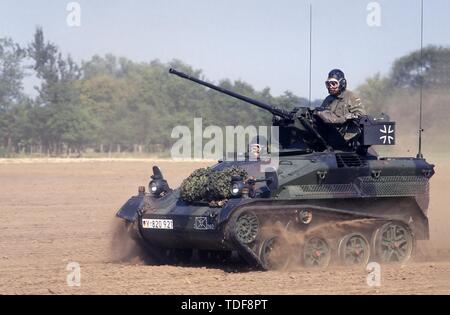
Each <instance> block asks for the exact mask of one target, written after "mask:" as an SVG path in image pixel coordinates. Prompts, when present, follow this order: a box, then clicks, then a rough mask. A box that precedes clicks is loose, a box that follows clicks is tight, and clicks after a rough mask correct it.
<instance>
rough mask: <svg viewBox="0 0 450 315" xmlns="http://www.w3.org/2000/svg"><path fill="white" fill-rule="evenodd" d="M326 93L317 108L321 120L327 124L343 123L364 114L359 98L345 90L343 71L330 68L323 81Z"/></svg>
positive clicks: (345, 81) (345, 83)
mask: <svg viewBox="0 0 450 315" xmlns="http://www.w3.org/2000/svg"><path fill="white" fill-rule="evenodd" d="M325 85H326V87H327V89H328V93H329V94H330V95H328V96H327V97H326V98H325V100H324V101H323V103H322V105H321V106H320V107H319V108H318V110H317V116H319V117H320V118H321V119H322V121H323V122H325V123H327V124H343V123H345V122H346V121H347V120H351V119H354V118H358V117H359V116H362V115H366V111H365V109H364V107H363V105H362V104H361V99H360V98H359V97H357V96H356V95H355V94H353V93H352V92H351V91H348V90H347V80H346V79H345V75H344V72H342V71H341V70H339V69H334V70H331V71H330V73H329V74H328V79H327V80H326V81H325Z"/></svg>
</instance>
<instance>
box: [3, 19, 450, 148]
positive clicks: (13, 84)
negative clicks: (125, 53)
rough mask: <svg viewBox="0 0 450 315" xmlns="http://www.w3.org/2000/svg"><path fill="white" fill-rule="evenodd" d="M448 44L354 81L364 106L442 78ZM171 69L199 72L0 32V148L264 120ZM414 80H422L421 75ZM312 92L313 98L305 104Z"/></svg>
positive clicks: (250, 92) (135, 142)
mask: <svg viewBox="0 0 450 315" xmlns="http://www.w3.org/2000/svg"><path fill="white" fill-rule="evenodd" d="M449 61H450V49H448V48H442V47H434V46H430V47H427V48H426V49H425V51H424V53H423V58H422V59H420V53H419V52H413V53H411V54H410V55H408V56H405V57H403V58H400V59H398V60H396V61H395V62H394V65H393V68H392V71H391V73H390V75H389V76H388V77H380V76H379V75H376V76H374V77H372V78H369V79H368V80H367V82H366V83H365V84H363V85H362V86H361V87H360V88H359V91H360V94H361V96H362V97H363V100H366V106H367V107H369V108H370V110H374V111H377V110H379V109H380V110H381V109H383V108H382V106H381V107H380V104H384V98H385V97H386V95H390V94H392V93H394V91H395V90H398V89H403V90H405V89H415V88H417V86H418V85H420V84H421V83H422V82H426V84H427V85H426V88H431V87H436V86H444V87H445V86H447V87H448V86H449V84H450V79H449V78H450V75H449V74H450V69H449V67H450V62H449ZM170 67H174V68H177V69H179V70H181V71H183V72H186V73H188V74H190V75H192V76H195V77H198V78H202V79H205V80H207V78H205V77H204V75H203V73H202V71H201V70H200V69H194V68H192V67H191V66H189V65H187V64H185V63H183V62H182V61H179V60H173V61H171V62H168V63H162V62H160V61H159V60H153V61H151V62H134V61H132V60H129V59H127V58H124V57H116V56H114V55H111V54H108V55H105V56H97V55H96V56H93V57H92V58H91V59H90V60H87V61H82V62H80V63H77V62H75V61H74V60H73V59H72V58H71V57H70V55H68V56H64V55H63V54H62V52H61V51H60V49H59V48H58V47H57V45H55V44H54V43H51V42H49V41H46V40H45V37H44V32H43V30H42V29H41V28H37V29H36V31H35V33H34V36H33V38H32V40H31V42H30V43H29V44H28V45H26V47H21V46H20V45H18V44H17V43H15V42H14V41H13V40H12V39H11V38H0V155H1V156H14V155H17V154H45V155H73V154H75V155H82V154H83V153H84V152H85V151H86V150H87V149H90V150H93V151H96V152H101V153H105V152H150V153H154V152H162V151H167V150H168V149H169V148H170V147H171V145H172V144H173V142H174V141H175V140H176V139H172V138H171V137H170V135H171V130H172V129H173V128H174V127H175V126H177V125H187V126H191V125H192V124H193V118H194V117H202V118H203V124H204V125H217V126H226V125H240V124H244V123H245V122H251V123H252V124H254V125H268V124H270V123H271V115H270V114H268V113H267V112H265V111H263V110H260V109H258V108H255V107H254V106H251V105H247V104H245V103H242V102H240V101H238V100H235V99H233V98H231V97H228V96H226V95H222V94H220V93H217V92H215V91H211V90H209V89H207V88H205V87H203V86H200V85H197V84H193V83H192V82H188V81H186V80H181V79H179V78H177V77H174V76H172V75H170V74H169V73H168V70H169V68H170ZM27 76H33V77H35V78H37V82H38V84H37V86H36V87H35V89H36V95H35V96H30V95H27V94H26V93H25V92H24V87H23V85H24V79H25V78H26V77H27ZM421 80H423V81H421ZM218 85H219V86H221V87H224V88H227V89H230V90H233V91H235V92H237V93H241V94H244V95H246V96H248V97H252V98H255V99H258V100H260V101H263V102H266V103H269V104H273V105H275V106H278V107H281V108H286V109H292V108H293V107H295V106H307V105H308V100H307V99H306V98H302V97H299V96H297V95H295V94H293V93H292V92H290V91H286V92H284V94H282V95H280V96H273V95H272V94H271V91H270V89H269V88H265V89H263V90H260V91H258V90H256V89H255V88H253V87H252V86H251V85H250V84H248V83H246V82H243V81H231V80H227V79H225V80H221V81H220V82H219V83H218ZM318 104H320V100H316V101H314V102H313V106H316V105H318Z"/></svg>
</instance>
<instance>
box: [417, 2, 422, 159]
mask: <svg viewBox="0 0 450 315" xmlns="http://www.w3.org/2000/svg"><path fill="white" fill-rule="evenodd" d="M419 78H420V105H419V152H418V153H417V158H419V159H423V155H422V132H423V128H422V103H423V0H421V6H420V71H419Z"/></svg>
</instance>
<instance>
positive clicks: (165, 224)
mask: <svg viewBox="0 0 450 315" xmlns="http://www.w3.org/2000/svg"><path fill="white" fill-rule="evenodd" d="M142 227H143V228H144V229H160V230H173V220H169V219H142Z"/></svg>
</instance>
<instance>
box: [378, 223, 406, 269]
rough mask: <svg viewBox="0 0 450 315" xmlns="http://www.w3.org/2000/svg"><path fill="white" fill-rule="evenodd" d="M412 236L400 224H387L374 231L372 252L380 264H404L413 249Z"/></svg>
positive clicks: (403, 225)
mask: <svg viewBox="0 0 450 315" xmlns="http://www.w3.org/2000/svg"><path fill="white" fill-rule="evenodd" d="M414 243H415V242H414V235H413V233H412V231H411V229H410V228H409V227H408V226H407V225H406V224H404V223H402V222H395V221H393V222H388V223H385V224H383V225H382V226H381V227H379V228H378V229H376V230H375V232H374V233H373V236H372V251H373V253H374V254H375V257H376V258H377V259H379V261H380V262H382V263H405V262H407V261H408V260H409V259H410V258H411V255H412V252H413V249H414Z"/></svg>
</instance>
